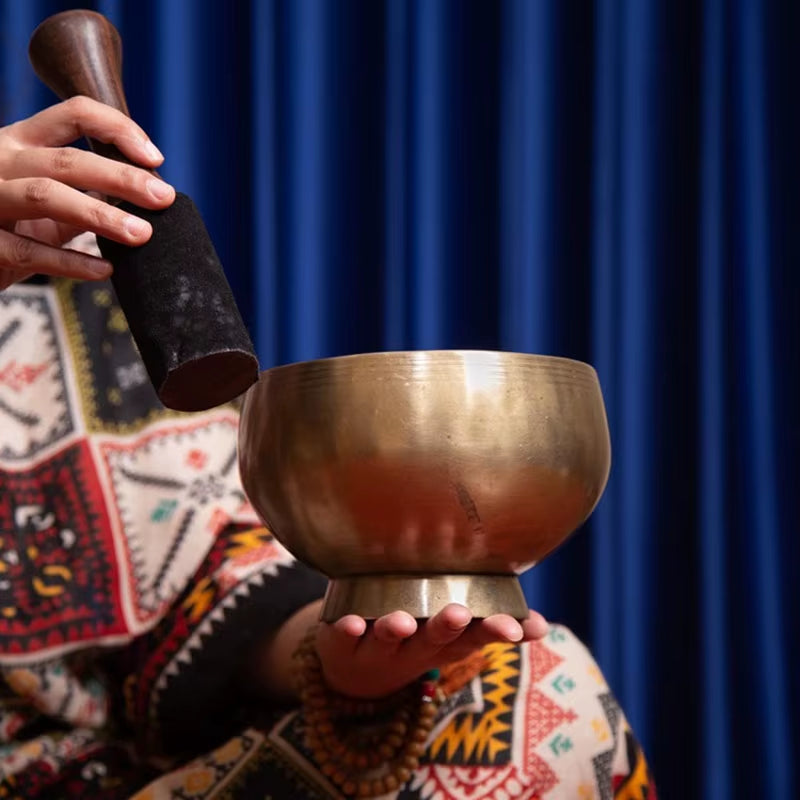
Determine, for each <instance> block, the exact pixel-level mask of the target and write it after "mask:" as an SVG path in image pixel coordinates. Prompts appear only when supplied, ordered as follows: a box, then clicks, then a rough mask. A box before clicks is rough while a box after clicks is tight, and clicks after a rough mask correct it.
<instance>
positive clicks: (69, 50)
mask: <svg viewBox="0 0 800 800" xmlns="http://www.w3.org/2000/svg"><path fill="white" fill-rule="evenodd" d="M28 55H29V57H30V60H31V64H32V65H33V69H34V71H35V72H36V74H37V75H38V76H39V78H40V79H41V80H42V82H43V83H44V84H45V85H46V86H48V87H49V88H50V89H52V90H53V92H55V94H56V95H57V96H58V97H60V98H61V99H62V100H66V99H68V98H70V97H74V96H75V95H85V96H86V97H90V98H92V99H93V100H98V101H99V102H101V103H105V104H106V105H109V106H113V107H114V108H116V109H118V110H119V111H122V112H123V113H125V114H128V116H130V113H129V111H128V103H127V101H126V99H125V91H124V89H123V86H122V41H121V39H120V36H119V33H118V32H117V29H116V28H115V27H114V26H113V25H112V24H111V22H109V20H108V19H106V17H104V16H103V15H102V14H98V13H96V12H95V11H88V10H85V9H78V10H74V11H63V12H62V13H60V14H55V15H53V16H52V17H48V18H47V19H45V20H44V21H43V22H42V23H41V24H40V25H39V26H38V27H37V28H36V30H35V31H34V32H33V35H32V36H31V40H30V44H29V46H28ZM89 144H90V146H91V148H92V150H94V151H95V152H96V153H98V154H99V155H103V156H106V157H108V158H113V159H116V160H117V161H124V162H126V163H129V161H128V159H127V158H126V157H125V156H123V155H122V153H120V151H119V150H118V149H117V148H116V147H115V146H114V145H113V144H107V143H105V142H99V141H97V140H95V139H89Z"/></svg>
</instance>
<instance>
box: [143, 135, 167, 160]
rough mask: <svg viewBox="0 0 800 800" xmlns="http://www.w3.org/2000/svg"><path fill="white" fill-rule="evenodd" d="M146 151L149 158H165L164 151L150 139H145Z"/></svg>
mask: <svg viewBox="0 0 800 800" xmlns="http://www.w3.org/2000/svg"><path fill="white" fill-rule="evenodd" d="M144 151H145V153H147V157H148V158H152V159H154V160H155V159H159V160H161V161H163V160H164V155H163V153H162V152H161V151H160V150H159V149H158V148H157V147H156V146H155V145H154V144H153V143H152V142H151V141H150V140H149V139H147V140H145V143H144Z"/></svg>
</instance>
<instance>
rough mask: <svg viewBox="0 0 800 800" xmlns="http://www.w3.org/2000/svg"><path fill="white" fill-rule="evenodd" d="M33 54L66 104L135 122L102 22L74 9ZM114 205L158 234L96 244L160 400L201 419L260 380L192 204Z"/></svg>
mask: <svg viewBox="0 0 800 800" xmlns="http://www.w3.org/2000/svg"><path fill="white" fill-rule="evenodd" d="M29 55H30V60H31V63H32V65H33V68H34V70H35V71H36V74H37V75H38V76H39V77H40V78H41V80H42V81H43V82H44V83H45V84H47V86H49V87H50V89H52V90H53V91H54V92H55V93H56V95H58V97H60V98H61V99H62V100H66V99H67V98H69V97H73V96H75V95H85V96H87V97H91V98H92V99H94V100H99V101H100V102H102V103H106V104H107V105H110V106H113V107H114V108H117V109H119V110H120V111H123V112H124V113H125V114H129V112H128V104H127V102H126V99H125V92H124V90H123V87H122V43H121V40H120V36H119V33H118V32H117V30H116V28H115V27H114V26H113V25H112V24H111V22H109V20H108V19H106V17H104V16H103V15H101V14H98V13H96V12H93V11H87V10H75V11H65V12H63V13H60V14H56V15H55V16H52V17H48V18H47V19H46V20H44V22H42V23H41V24H40V25H39V26H38V27H37V29H36V30H35V31H34V33H33V36H32V37H31V41H30V46H29ZM89 145H90V147H91V148H92V150H94V152H96V153H98V154H100V155H103V156H107V157H109V158H113V159H116V160H118V161H124V162H126V163H130V162H129V160H128V159H126V158H125V156H123V155H122V154H121V153H120V152H119V150H117V148H116V147H114V146H113V145H109V144H105V143H103V142H98V141H95V140H92V139H90V140H89ZM108 201H109V202H114V203H116V204H117V205H118V206H119V207H120V208H122V209H124V210H125V211H128V212H131V213H133V214H136V215H137V216H140V217H142V218H143V219H146V220H147V221H148V222H150V224H151V225H152V227H153V235H152V237H151V239H150V240H149V241H148V242H147V243H146V244H144V245H142V246H141V247H128V246H125V245H122V244H118V243H117V242H112V241H110V240H109V239H105V238H102V237H98V244H99V246H100V251H101V252H102V254H103V257H104V258H106V259H108V260H109V261H110V262H111V264H112V265H113V266H114V273H113V275H112V278H111V280H112V283H113V285H114V289H115V291H116V293H117V297H118V298H119V302H120V306H121V307H122V310H123V312H124V314H125V317H126V318H127V320H128V325H129V327H130V330H131V333H132V335H133V338H134V340H135V342H136V345H137V347H138V348H139V352H140V354H141V356H142V360H143V361H144V364H145V367H146V368H147V372H148V374H149V376H150V380H151V381H152V383H153V386H154V387H155V389H156V392H157V393H158V396H159V398H160V399H161V402H162V403H164V405H165V406H167V407H169V408H173V409H176V410H179V411H200V410H204V409H208V408H212V407H214V406H218V405H222V404H223V403H226V402H228V401H230V400H233V399H234V398H235V397H238V396H239V395H240V394H242V393H243V392H244V391H245V390H246V389H247V388H248V387H250V386H251V385H252V384H253V383H255V381H256V380H257V379H258V360H257V358H256V355H255V352H254V350H253V345H252V342H251V341H250V337H249V335H248V333H247V329H246V328H245V326H244V323H243V321H242V318H241V315H240V313H239V309H238V308H237V306H236V301H235V299H234V297H233V293H232V291H231V288H230V286H229V284H228V281H227V279H226V277H225V273H224V271H223V269H222V265H221V264H220V260H219V257H218V256H217V253H216V250H215V248H214V245H213V244H212V242H211V238H210V236H209V234H208V231H207V230H206V226H205V224H204V223H203V220H202V217H201V216H200V213H199V211H198V210H197V208H196V207H195V205H194V203H193V202H192V201H191V200H190V199H189V198H188V197H187V196H186V195H184V194H182V193H180V192H178V193H177V197H176V199H175V202H174V203H173V204H172V205H171V206H170V207H169V208H167V209H165V210H163V211H151V210H148V209H143V208H139V207H137V206H133V205H132V204H130V203H127V202H119V201H117V200H115V199H113V198H108Z"/></svg>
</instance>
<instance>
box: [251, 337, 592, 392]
mask: <svg viewBox="0 0 800 800" xmlns="http://www.w3.org/2000/svg"><path fill="white" fill-rule="evenodd" d="M456 358H461V359H462V363H463V360H466V359H471V360H476V361H477V360H487V361H488V360H493V361H496V362H500V363H501V364H503V365H504V366H505V365H506V363H507V364H509V365H512V364H515V363H522V365H523V366H525V365H527V366H529V367H530V366H534V365H535V366H540V367H558V366H562V367H569V368H571V369H574V370H577V371H579V372H583V373H585V374H586V377H588V378H590V379H593V380H595V381H597V382H598V384H599V376H598V373H597V370H596V369H595V368H594V367H593V366H592V365H591V364H589V363H588V362H586V361H580V360H579V359H576V358H569V357H567V356H555V355H548V354H542V353H526V352H523V351H521V350H492V349H481V348H454V349H448V348H434V349H422V350H409V349H403V350H375V351H369V352H363V353H348V354H344V355H337V356H324V357H320V358H310V359H303V360H300V361H292V362H288V363H285V364H276V365H275V366H272V367H268V368H266V369H263V370H261V372H260V374H259V378H262V377H264V376H269V377H275V378H281V377H285V376H286V375H287V374H289V373H292V372H309V371H311V372H314V371H317V370H322V371H327V370H329V369H330V370H333V369H335V368H336V367H347V366H350V365H355V364H357V363H363V364H364V365H367V364H368V363H369V362H372V361H374V362H376V364H377V362H382V363H384V364H385V363H386V362H395V363H396V364H397V365H398V366H400V365H404V364H408V363H409V362H412V361H420V360H423V359H427V360H432V361H434V362H440V363H441V365H442V366H445V365H446V364H447V362H448V359H456ZM260 385H261V381H260V380H259V381H256V383H254V384H253V385H252V386H251V387H250V388H249V389H248V390H247V392H245V399H246V398H247V397H249V396H250V395H253V394H257V390H258V387H259V386H260Z"/></svg>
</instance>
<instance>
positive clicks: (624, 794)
mask: <svg viewBox="0 0 800 800" xmlns="http://www.w3.org/2000/svg"><path fill="white" fill-rule="evenodd" d="M627 733H628V735H629V736H632V735H633V734H632V733H631V732H630V729H628V731H627ZM635 758H636V763H635V764H631V765H630V770H631V773H630V775H629V776H628V777H627V778H626V779H625V782H624V783H623V784H622V785H621V786H620V787H619V788H618V789H617V791H616V792H615V793H614V800H648V798H649V797H650V770H649V768H648V766H647V760H646V759H645V757H644V753H643V752H642V751H641V749H640V748H639V747H637V748H636V756H635Z"/></svg>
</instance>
